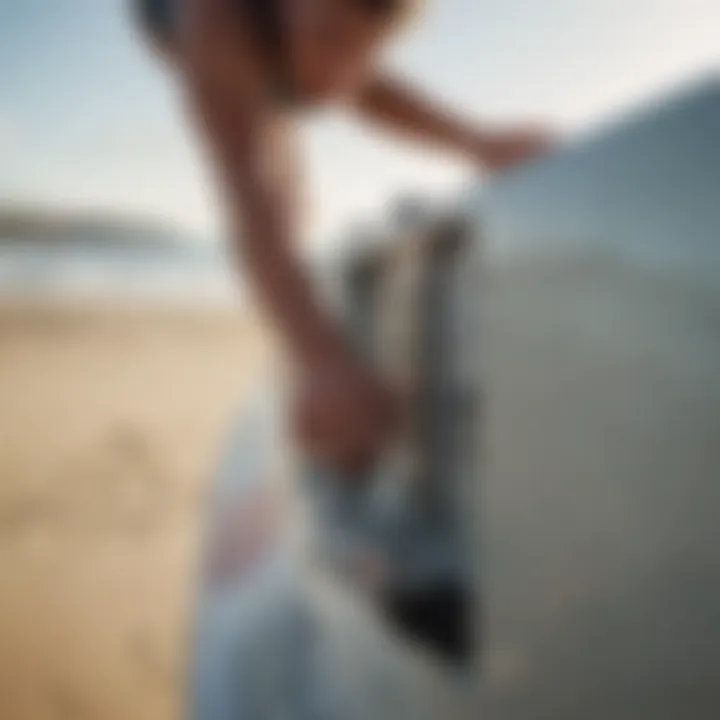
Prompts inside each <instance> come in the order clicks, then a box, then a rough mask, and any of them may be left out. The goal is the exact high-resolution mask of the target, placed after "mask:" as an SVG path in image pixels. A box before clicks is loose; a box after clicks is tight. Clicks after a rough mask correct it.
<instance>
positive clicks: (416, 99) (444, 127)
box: [355, 74, 548, 169]
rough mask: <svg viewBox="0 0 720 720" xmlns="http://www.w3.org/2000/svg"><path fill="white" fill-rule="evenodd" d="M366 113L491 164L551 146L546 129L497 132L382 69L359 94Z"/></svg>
mask: <svg viewBox="0 0 720 720" xmlns="http://www.w3.org/2000/svg"><path fill="white" fill-rule="evenodd" d="M355 108H356V110H357V112H358V113H359V114H360V115H361V116H362V117H364V118H365V119H367V120H369V121H371V122H373V123H375V124H378V125H380V126H382V127H384V128H386V129H389V130H391V131H394V132H397V133H400V134H404V135H407V136H409V137H411V138H414V139H416V140H420V141H423V142H426V143H429V144H431V145H435V146H437V147H439V148H440V149H444V150H449V151H451V152H454V153H457V154H459V155H462V156H465V157H467V158H468V159H470V160H471V161H473V162H476V163H479V164H482V165H485V166H487V167H488V168H490V169H495V168H500V167H505V166H507V165H511V164H514V163H515V162H518V161H521V160H525V159H529V158H530V157H532V156H534V155H537V154H538V153H540V152H542V151H543V150H545V149H546V148H547V145H548V138H547V134H546V133H545V132H542V131H540V130H538V129H537V128H532V127H526V128H518V129H515V130H509V131H502V132H497V131H493V130H491V129H489V128H483V127H478V125H477V124H476V123H471V122H468V121H465V120H463V119H461V118H460V117H459V116H458V115H457V114H456V113H453V112H451V111H450V110H449V109H448V108H447V107H445V106H444V105H443V104H441V103H438V102H434V101H432V100H431V99H429V98H428V97H426V96H424V95H423V94H422V93H420V92H418V91H416V90H415V89H413V88H411V87H410V86H409V85H408V84H406V83H404V82H402V81H400V80H397V79H395V78H393V77H391V76H390V75H385V74H378V75H376V76H375V77H374V78H373V79H372V80H371V81H370V82H369V83H368V84H367V85H366V86H365V88H363V90H362V92H361V93H360V94H359V95H358V96H357V98H356V103H355Z"/></svg>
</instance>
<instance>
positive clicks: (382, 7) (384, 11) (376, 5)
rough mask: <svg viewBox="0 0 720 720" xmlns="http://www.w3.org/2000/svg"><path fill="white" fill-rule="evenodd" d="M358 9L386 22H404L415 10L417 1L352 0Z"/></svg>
mask: <svg viewBox="0 0 720 720" xmlns="http://www.w3.org/2000/svg"><path fill="white" fill-rule="evenodd" d="M353 2H354V3H355V4H356V5H358V6H359V7H361V8H363V9H364V10H367V11H368V12H370V13H372V14H373V15H376V16H377V17H378V18H381V19H382V20H387V21H388V22H392V23H395V22H398V21H401V20H405V19H406V18H408V17H409V16H410V15H412V14H413V12H414V11H415V10H416V8H417V6H418V4H419V3H418V0H353Z"/></svg>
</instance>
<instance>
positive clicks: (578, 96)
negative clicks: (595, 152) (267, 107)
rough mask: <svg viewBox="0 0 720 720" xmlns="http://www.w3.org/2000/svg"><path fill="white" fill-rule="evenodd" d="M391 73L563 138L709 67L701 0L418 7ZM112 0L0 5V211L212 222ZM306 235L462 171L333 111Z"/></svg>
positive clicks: (712, 49)
mask: <svg viewBox="0 0 720 720" xmlns="http://www.w3.org/2000/svg"><path fill="white" fill-rule="evenodd" d="M427 4H428V9H427V11H426V13H425V14H424V16H423V17H422V18H421V20H420V22H419V23H418V24H417V26H416V27H415V28H414V29H413V31H412V32H410V33H408V34H407V35H406V36H405V37H403V38H401V39H400V41H399V42H398V43H397V45H396V47H395V48H393V50H392V53H391V55H392V57H391V62H392V64H393V65H395V66H396V67H398V68H399V69H400V70H401V71H402V72H403V73H405V74H407V75H409V76H410V77H412V78H413V80H415V81H416V82H417V83H420V84H422V85H424V86H425V87H426V88H427V89H428V90H430V91H433V92H437V93H439V94H440V96H441V97H442V98H444V99H446V100H448V101H452V102H453V103H454V104H456V105H457V107H458V109H460V110H462V111H463V112H465V113H469V114H475V115H477V116H478V117H479V118H488V119H490V120H493V121H499V120H503V119H525V118H526V117H537V118H542V119H544V120H546V121H547V122H549V123H550V124H553V125H556V126H557V127H558V128H560V129H561V130H563V131H566V132H569V133H571V134H575V133H577V132H578V131H582V130H583V129H585V128H588V127H591V126H592V125H593V124H595V123H597V122H599V121H601V120H602V119H604V118H606V117H612V115H613V113H615V112H617V111H618V110H619V109H621V108H623V107H628V106H632V105H633V104H634V103H637V102H638V101H640V102H641V101H642V98H649V97H654V96H656V95H658V94H661V93H662V92H663V90H664V89H666V88H671V87H673V86H674V85H676V84H677V83H681V82H683V81H684V80H689V79H692V78H693V77H694V76H695V75H697V74H700V73H702V72H703V71H707V70H708V69H711V68H714V69H717V68H718V66H719V58H718V54H719V53H720V45H719V44H718V42H717V28H718V27H720V4H718V3H717V1H716V0H632V1H628V0H502V1H500V0H495V1H491V0H428V2H427ZM125 5H126V3H125V2H124V1H123V0H0V201H8V200H9V201H32V202H47V203H53V204H60V205H73V206H87V205H91V206H102V207H110V208H114V209H120V210H128V211H132V212H136V211H140V212H150V213H152V214H155V215H159V216H161V217H167V218H169V219H171V220H174V221H177V222H178V223H181V224H183V225H186V226H188V227H191V228H197V229H200V230H203V231H205V230H209V229H212V228H213V227H216V226H217V212H216V208H215V207H214V204H213V201H212V197H213V195H212V192H211V191H210V190H209V188H208V183H207V180H206V176H205V174H204V172H203V167H202V164H201V163H200V162H199V159H198V157H197V155H196V153H195V148H194V145H193V141H192V139H191V138H190V137H189V135H188V133H187V131H186V129H185V127H184V126H183V123H182V120H181V115H180V113H179V111H178V108H177V107H176V101H175V98H174V95H173V92H172V85H171V83H170V82H169V79H168V78H167V77H165V76H164V75H163V73H162V72H161V71H160V70H159V69H158V68H157V67H156V66H155V64H154V63H153V62H151V61H150V59H149V58H148V57H147V55H146V53H145V52H144V51H143V49H142V48H141V47H140V45H139V43H138V42H137V38H136V37H135V35H134V34H133V32H132V31H131V29H130V27H129V25H128V22H127V18H126V12H125V9H126V8H125ZM307 136H308V152H307V156H308V188H307V194H308V196H309V198H310V202H311V207H312V210H313V212H312V224H311V229H312V234H313V236H314V237H316V238H317V237H327V236H328V234H329V233H330V232H331V231H332V230H334V229H335V228H337V227H341V226H342V225H343V223H346V222H348V221H349V220H352V219H355V218H357V217H362V216H363V215H365V214H366V213H368V212H370V211H372V210H373V209H374V208H377V207H378V206H379V205H382V203H383V201H384V200H385V199H386V198H387V197H388V196H389V195H391V194H392V193H393V192H395V191H398V190H400V191H402V190H406V189H417V190H421V191H424V192H437V191H442V190H445V191H447V189H448V188H450V187H452V186H454V185H455V184H456V183H457V182H458V181H459V180H460V179H461V178H462V177H463V175H464V173H465V171H464V170H463V169H462V168H458V167H456V166H455V165H453V164H452V163H450V162H447V161H444V160H442V159H441V158H438V157H431V156H428V155H427V154H426V153H418V152H416V151H413V149H412V148H410V147H409V146H398V145H396V144H395V143H391V142H388V141H387V140H385V141H383V140H382V139H379V138H378V137H377V136H376V135H374V134H371V133H369V132H368V131H367V130H365V129H362V128H357V127H355V126H354V125H353V124H352V123H351V122H348V121H347V120H346V119H343V118H336V117H333V116H329V117H323V118H319V119H316V120H314V121H312V123H311V124H310V125H309V127H308V130H307Z"/></svg>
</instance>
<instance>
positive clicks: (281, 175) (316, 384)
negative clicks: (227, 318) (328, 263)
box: [182, 0, 395, 469]
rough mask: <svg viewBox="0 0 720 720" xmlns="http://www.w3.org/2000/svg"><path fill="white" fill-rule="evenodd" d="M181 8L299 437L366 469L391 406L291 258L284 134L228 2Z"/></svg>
mask: <svg viewBox="0 0 720 720" xmlns="http://www.w3.org/2000/svg"><path fill="white" fill-rule="evenodd" d="M188 2H189V3H190V10H191V12H190V15H189V17H188V23H189V27H188V32H187V37H186V42H185V44H184V47H183V49H182V53H183V55H182V66H183V76H184V77H185V80H186V86H187V90H188V97H189V100H190V105H191V108H192V110H193V113H194V115H195V116H196V117H197V118H198V120H199V124H200V128H201V131H202V135H203V136H204V138H205V140H206V142H207V145H208V148H209V150H210V154H211V157H212V159H213V165H214V166H215V168H216V169H217V171H218V173H219V180H220V185H221V188H222V191H223V195H224V199H225V201H226V207H227V210H228V215H229V219H230V224H231V230H232V232H233V237H234V239H235V244H236V247H237V248H238V250H239V254H240V256H241V257H242V259H243V261H244V266H245V268H246V269H247V270H248V274H249V275H250V278H251V280H252V284H253V286H254V287H255V289H256V290H257V294H258V295H259V297H260V299H261V301H262V302H263V303H264V305H265V306H266V308H267V309H268V310H269V313H270V315H271V318H272V320H273V321H274V323H275V325H276V327H277V328H278V329H279V330H280V334H281V336H282V337H283V338H284V339H285V340H286V341H287V343H288V345H289V346H290V349H291V352H292V354H293V355H294V357H295V359H296V360H297V361H298V364H299V370H300V373H299V388H298V393H297V401H296V404H295V408H294V420H295V429H296V433H297V436H298V437H299V439H300V440H301V441H302V443H303V444H304V446H305V447H306V449H311V450H312V451H313V452H315V453H317V454H319V455H321V456H323V457H326V458H327V459H330V460H332V461H333V462H337V463H339V464H340V465H341V466H343V467H345V468H348V469H350V468H357V467H360V466H363V465H365V464H367V463H368V462H370V461H371V460H372V459H373V457H374V456H375V455H376V453H377V452H378V450H379V449H380V448H381V447H382V445H383V443H384V442H386V440H387V438H388V436H389V434H390V433H391V430H392V427H393V425H394V417H395V413H394V402H393V398H392V397H391V394H390V393H389V392H388V391H387V389H386V388H385V387H384V385H383V384H382V382H379V381H378V379H377V378H376V377H374V375H373V373H372V372H369V371H368V369H367V368H365V367H363V365H362V363H361V362H360V361H359V359H357V358H355V357H354V356H353V354H352V353H351V352H350V350H349V349H348V348H346V347H345V343H344V341H343V339H342V337H341V334H340V333H339V331H338V330H337V329H336V328H335V326H334V324H333V322H332V320H331V319H330V318H329V317H327V316H326V314H325V313H324V311H323V308H322V306H321V304H320V303H319V302H318V300H317V298H316V296H315V293H314V289H313V287H312V284H311V282H310V279H309V278H308V276H307V274H306V272H305V270H304V267H303V264H302V262H301V260H300V258H299V257H298V256H297V253H296V248H295V246H294V240H295V234H296V229H297V228H296V225H295V223H296V219H297V214H296V212H295V210H296V208H295V207H294V205H295V202H296V199H295V190H296V189H297V188H296V187H295V186H294V182H295V173H293V172H288V166H287V163H288V156H287V152H286V150H287V143H288V136H287V134H286V133H287V132H288V129H287V128H286V127H284V124H283V122H282V121H281V119H280V118H279V117H277V116H276V115H275V114H274V112H273V110H272V108H271V107H269V106H268V105H267V103H266V102H265V100H264V96H263V90H264V89H263V87H262V75H261V74H260V73H258V72H256V68H255V67H254V65H253V58H252V57H251V56H247V57H246V56H245V55H244V53H245V50H244V47H246V45H245V44H244V39H243V38H242V37H239V36H238V34H237V31H234V30H233V27H234V26H233V18H232V16H231V15H230V14H229V13H228V7H229V6H228V4H227V2H228V0H188ZM223 13H224V14H223Z"/></svg>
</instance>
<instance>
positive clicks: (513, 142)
mask: <svg viewBox="0 0 720 720" xmlns="http://www.w3.org/2000/svg"><path fill="white" fill-rule="evenodd" d="M553 145H554V142H553V139H552V135H551V134H550V133H548V132H547V131H545V130H542V129H540V128H536V127H527V128H517V129H515V130H506V131H500V132H493V133H485V134H483V135H482V136H481V137H479V138H478V139H477V140H476V142H475V147H474V152H475V156H476V158H477V160H478V162H479V163H480V164H481V165H482V166H484V167H485V168H487V169H488V170H491V171H493V170H494V171H498V170H505V169H507V168H510V167H513V166H515V165H519V164H522V163H524V162H529V161H530V160H534V159H535V158H537V157H539V156H541V155H544V154H546V153H547V152H549V151H550V150H551V149H552V147H553Z"/></svg>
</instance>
